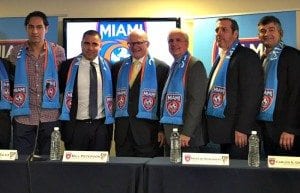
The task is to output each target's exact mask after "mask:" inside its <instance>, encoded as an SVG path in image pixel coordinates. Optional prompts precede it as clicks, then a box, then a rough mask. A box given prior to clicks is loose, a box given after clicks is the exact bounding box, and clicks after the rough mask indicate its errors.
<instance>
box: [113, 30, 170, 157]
mask: <svg viewBox="0 0 300 193" xmlns="http://www.w3.org/2000/svg"><path fill="white" fill-rule="evenodd" d="M149 45H150V42H149V41H148V36H147V34H146V32H145V31H143V30H134V31H132V32H131V33H130V34H129V35H128V46H129V50H130V53H131V56H130V57H129V58H127V59H125V60H124V61H121V62H119V63H116V64H115V65H114V67H113V69H114V71H113V74H114V80H115V83H116V114H115V117H116V124H115V142H116V155H117V156H133V157H155V156H162V155H163V153H162V152H163V151H161V150H162V145H163V143H164V133H163V128H162V125H161V124H160V123H159V116H160V97H161V93H162V89H163V86H164V84H165V81H166V77H167V74H168V71H169V67H168V66H167V64H165V63H164V62H162V61H160V60H158V59H156V58H153V57H152V56H151V54H149V52H148V47H149Z"/></svg>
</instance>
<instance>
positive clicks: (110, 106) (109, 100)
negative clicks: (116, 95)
mask: <svg viewBox="0 0 300 193" xmlns="http://www.w3.org/2000/svg"><path fill="white" fill-rule="evenodd" d="M105 101H106V106H107V109H108V111H109V113H112V112H113V107H114V103H113V98H112V97H111V96H108V97H106V100H105Z"/></svg>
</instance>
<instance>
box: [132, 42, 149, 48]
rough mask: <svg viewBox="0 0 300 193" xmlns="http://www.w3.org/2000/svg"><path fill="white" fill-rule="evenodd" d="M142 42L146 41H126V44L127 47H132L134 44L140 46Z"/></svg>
mask: <svg viewBox="0 0 300 193" xmlns="http://www.w3.org/2000/svg"><path fill="white" fill-rule="evenodd" d="M144 43H148V41H141V42H128V43H127V45H128V46H129V47H133V46H135V45H138V46H141V45H143V44H144Z"/></svg>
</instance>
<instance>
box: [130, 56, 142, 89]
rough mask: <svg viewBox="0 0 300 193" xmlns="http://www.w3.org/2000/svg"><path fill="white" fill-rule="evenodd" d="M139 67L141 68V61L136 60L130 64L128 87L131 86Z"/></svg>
mask: <svg viewBox="0 0 300 193" xmlns="http://www.w3.org/2000/svg"><path fill="white" fill-rule="evenodd" d="M140 69H141V63H140V61H138V60H136V61H135V62H134V63H133V65H132V70H131V76H130V80H129V85H130V87H132V85H133V83H134V81H135V79H136V77H137V75H138V74H139V72H140Z"/></svg>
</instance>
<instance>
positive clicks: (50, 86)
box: [46, 79, 57, 100]
mask: <svg viewBox="0 0 300 193" xmlns="http://www.w3.org/2000/svg"><path fill="white" fill-rule="evenodd" d="M56 91H57V85H56V81H55V80H53V79H51V80H46V96H47V97H48V98H49V100H53V98H54V96H55V95H56Z"/></svg>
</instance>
